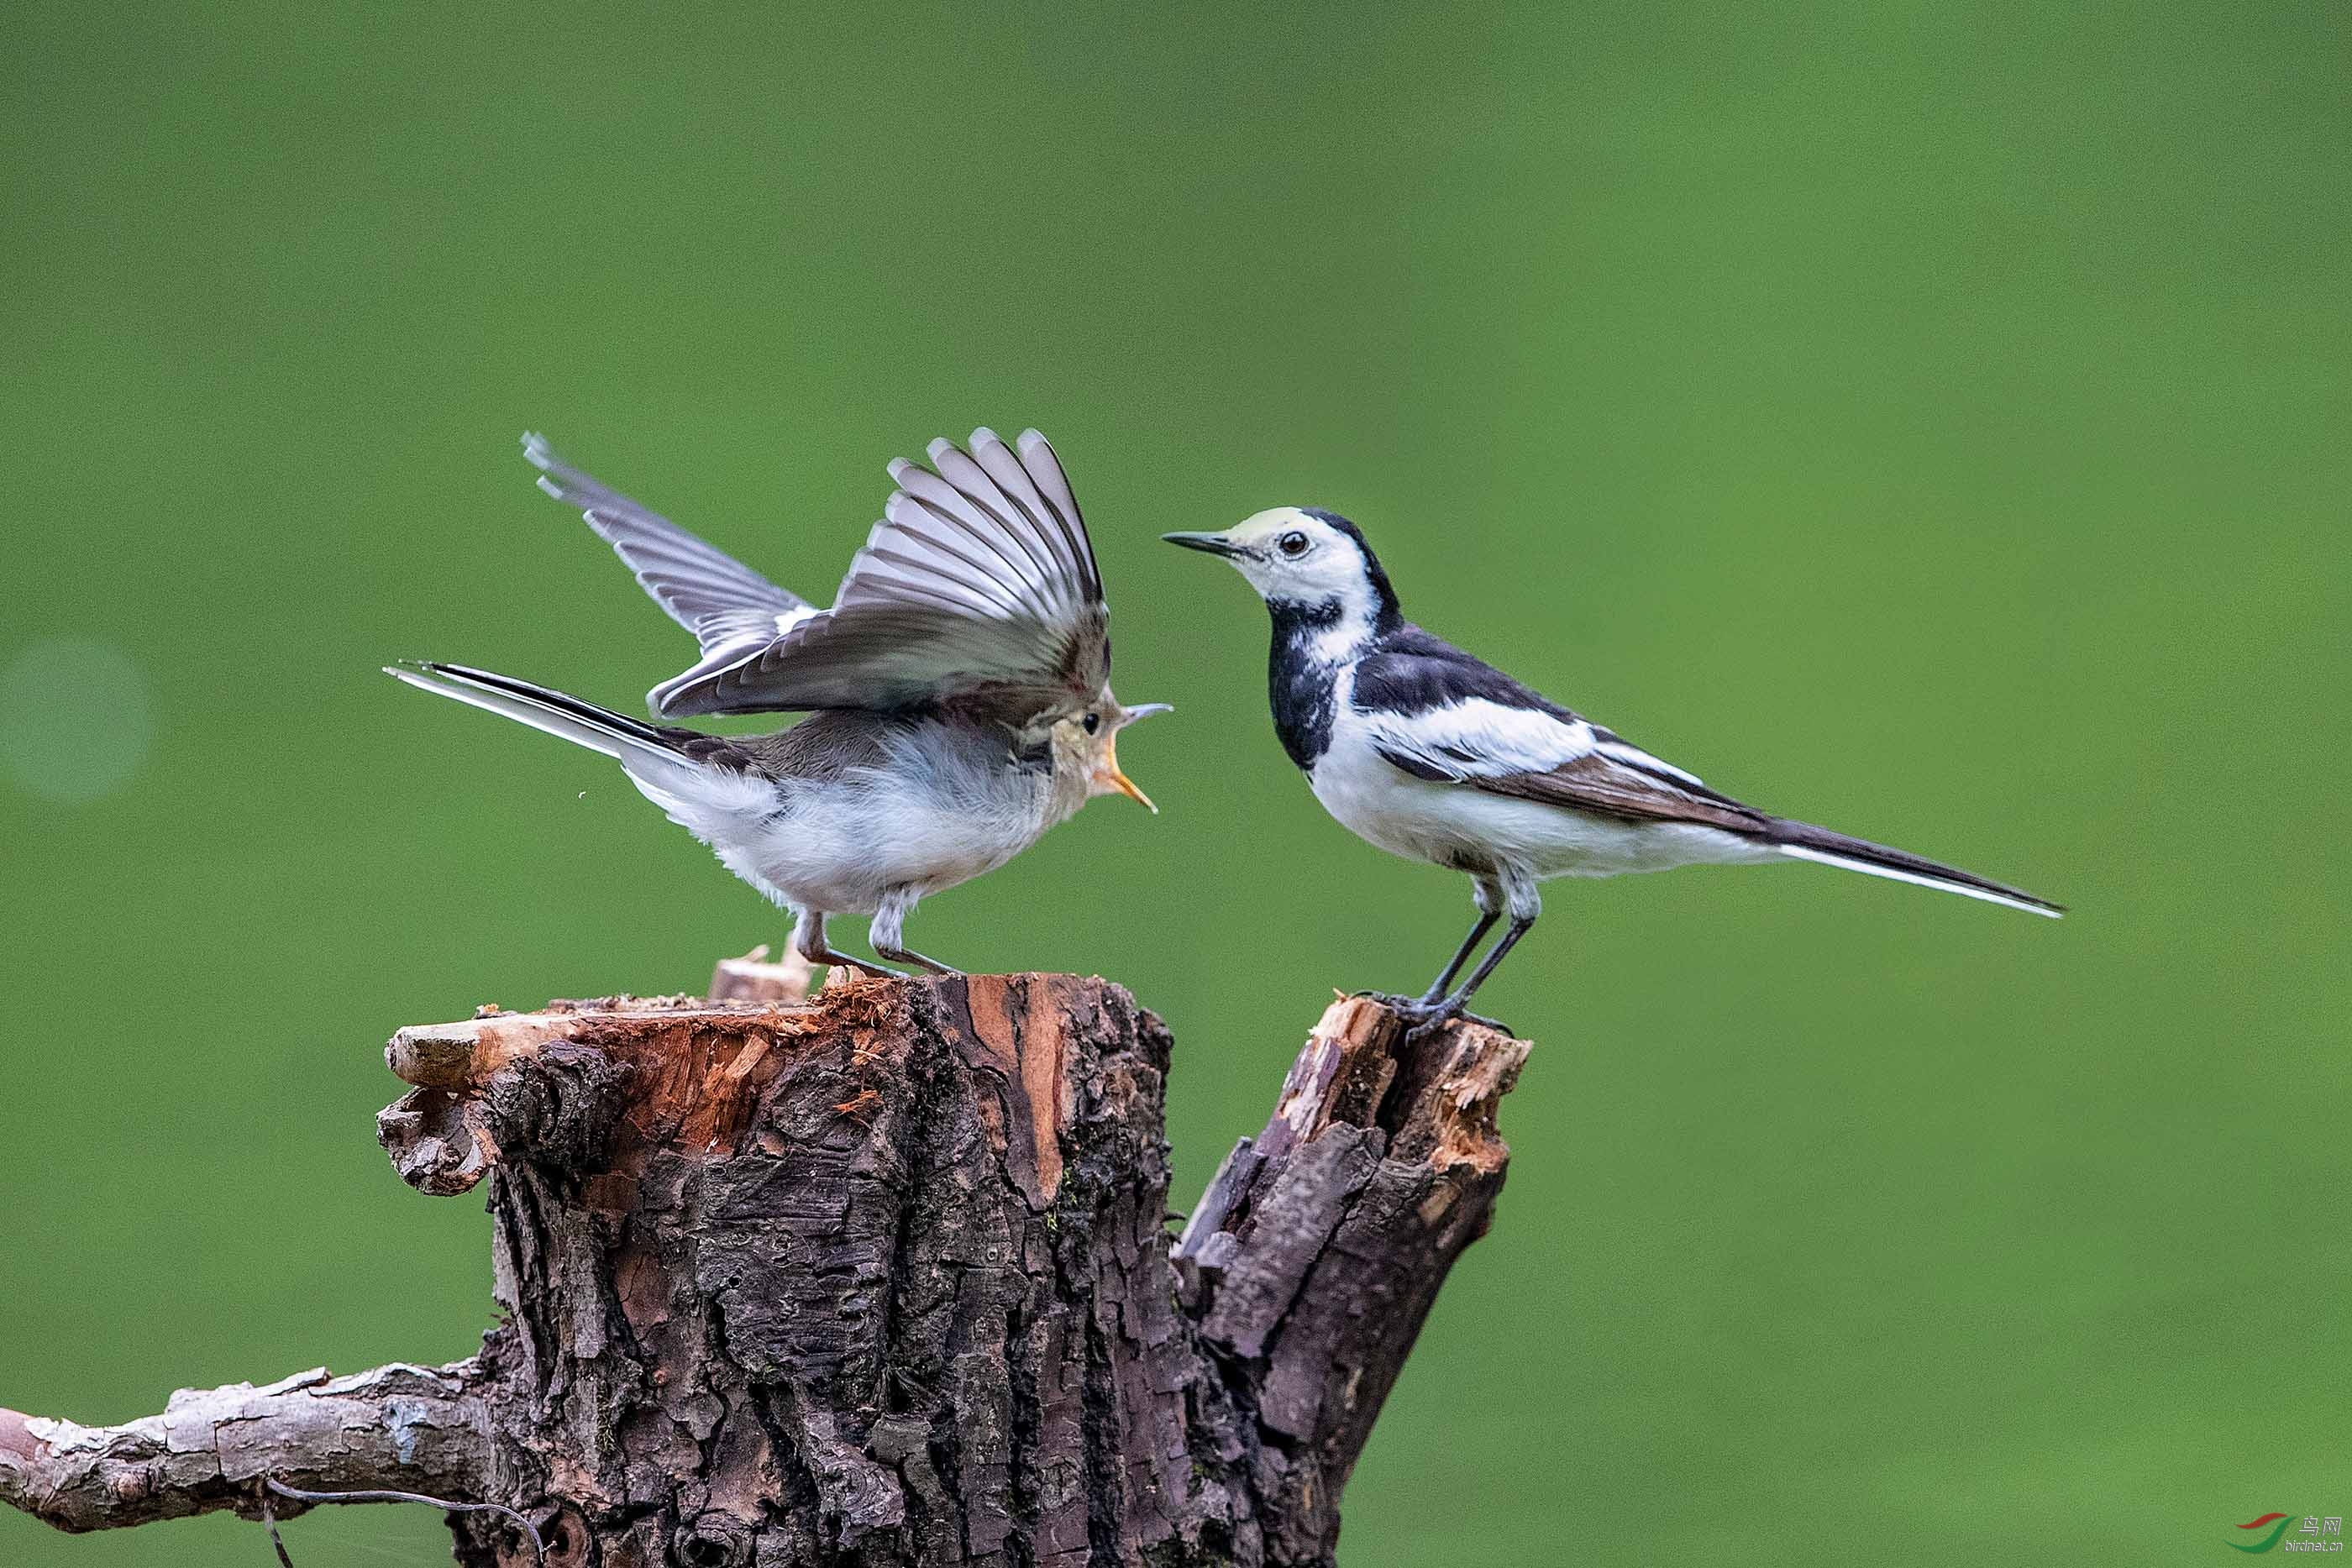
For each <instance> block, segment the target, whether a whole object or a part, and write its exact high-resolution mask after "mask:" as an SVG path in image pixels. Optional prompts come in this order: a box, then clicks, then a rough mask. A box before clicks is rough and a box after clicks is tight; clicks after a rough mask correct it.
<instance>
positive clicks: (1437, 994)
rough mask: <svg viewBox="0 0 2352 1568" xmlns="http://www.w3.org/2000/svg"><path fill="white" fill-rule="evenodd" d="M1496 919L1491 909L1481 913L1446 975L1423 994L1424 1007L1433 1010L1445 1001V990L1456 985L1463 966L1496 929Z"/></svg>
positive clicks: (1432, 983) (1447, 966)
mask: <svg viewBox="0 0 2352 1568" xmlns="http://www.w3.org/2000/svg"><path fill="white" fill-rule="evenodd" d="M1495 921H1496V914H1495V912H1494V911H1493V910H1491V909H1486V910H1481V911H1479V913H1478V924H1477V925H1473V926H1472V927H1470V935H1469V936H1465V937H1464V938H1462V946H1461V947H1460V948H1458V949H1457V950H1456V951H1455V952H1454V961H1453V962H1452V963H1450V964H1448V965H1446V966H1445V972H1444V974H1442V975H1440V976H1438V977H1437V978H1436V979H1434V980H1433V981H1431V982H1430V985H1429V989H1427V990H1425V991H1423V992H1422V994H1421V1005H1422V1006H1423V1007H1425V1008H1433V1007H1435V1006H1436V1005H1437V1004H1438V1003H1439V1002H1440V1001H1442V1000H1444V997H1445V988H1446V987H1448V986H1450V985H1452V984H1453V983H1454V976H1456V975H1458V974H1460V973H1461V972H1462V966H1463V965H1465V964H1466V963H1468V962H1469V961H1470V955H1471V954H1473V953H1475V952H1476V951H1477V950H1478V944H1479V943H1480V942H1482V941H1484V940H1485V939H1486V933H1487V932H1489V931H1492V930H1493V929H1494V928H1495Z"/></svg>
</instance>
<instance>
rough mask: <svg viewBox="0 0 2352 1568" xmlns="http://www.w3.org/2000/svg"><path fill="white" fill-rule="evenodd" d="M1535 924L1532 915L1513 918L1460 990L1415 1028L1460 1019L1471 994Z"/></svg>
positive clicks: (1439, 1004) (1483, 982)
mask: <svg viewBox="0 0 2352 1568" xmlns="http://www.w3.org/2000/svg"><path fill="white" fill-rule="evenodd" d="M1535 923H1536V922H1535V917H1534V916H1533V915H1529V916H1528V917H1527V918H1526V919H1524V920H1522V919H1518V918H1516V917H1515V918H1514V919H1513V920H1512V921H1511V925H1510V929H1509V930H1507V931H1506V932H1504V933H1503V939H1502V940H1501V941H1499V942H1497V943H1496V944H1495V946H1494V948H1493V950H1492V951H1490V952H1489V953H1487V955H1486V961H1485V962H1484V963H1482V964H1480V965H1479V966H1478V967H1477V968H1475V970H1473V971H1471V975H1470V977H1469V978H1468V979H1466V980H1465V981H1463V982H1462V988H1461V989H1460V990H1457V991H1455V992H1454V994H1453V995H1452V996H1450V997H1448V998H1445V999H1444V1001H1442V1002H1440V1003H1438V1004H1437V1007H1436V1009H1434V1010H1433V1011H1432V1012H1431V1013H1430V1015H1429V1016H1428V1017H1427V1018H1426V1019H1423V1020H1422V1022H1421V1023H1420V1024H1419V1025H1418V1026H1416V1027H1419V1028H1423V1029H1426V1028H1429V1027H1430V1026H1432V1025H1434V1024H1440V1023H1444V1021H1445V1020H1446V1019H1452V1018H1460V1017H1461V1016H1462V1009H1464V1008H1465V1007H1466V1006H1467V1005H1468V1004H1469V1001H1470V998H1471V996H1472V994H1473V993H1475V991H1476V990H1477V989H1478V988H1479V987H1481V986H1483V985H1485V984H1486V977H1487V976H1489V975H1491V974H1493V973H1494V972H1495V966H1496V965H1497V964H1499V963H1501V962H1502V961H1503V955H1504V954H1506V953H1507V952H1509V951H1510V950H1511V949H1512V948H1513V947H1515V946H1517V945H1518V940H1519V938H1520V937H1522V936H1526V935H1527V934H1528V929H1529V928H1530V927H1531V926H1533V925H1535Z"/></svg>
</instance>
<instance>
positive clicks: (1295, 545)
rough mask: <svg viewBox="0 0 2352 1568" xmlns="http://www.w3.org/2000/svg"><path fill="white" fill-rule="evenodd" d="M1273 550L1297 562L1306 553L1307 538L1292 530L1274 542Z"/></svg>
mask: <svg viewBox="0 0 2352 1568" xmlns="http://www.w3.org/2000/svg"><path fill="white" fill-rule="evenodd" d="M1274 548H1275V549H1278V550H1280V551H1281V552H1282V553H1283V554H1285V555H1286V556H1288V557H1289V558H1290V559H1293V560H1297V559H1298V558H1299V557H1300V556H1303V555H1305V554H1306V553H1307V536H1306V535H1305V534H1302V533H1299V532H1297V530H1296V529H1293V530H1292V531H1291V532H1289V533H1286V534H1285V535H1283V536H1282V537H1281V538H1278V539H1276V540H1275V541H1274Z"/></svg>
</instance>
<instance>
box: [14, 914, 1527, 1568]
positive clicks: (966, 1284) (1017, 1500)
mask: <svg viewBox="0 0 2352 1568" xmlns="http://www.w3.org/2000/svg"><path fill="white" fill-rule="evenodd" d="M741 962H744V961H742V960H730V963H741ZM725 971H726V966H724V965H722V966H721V975H720V977H719V983H718V984H717V985H716V986H715V987H714V988H715V989H725V988H727V986H728V981H727V977H726V973H725ZM804 978H805V977H803V980H804ZM778 995H781V993H778ZM1170 1051H1171V1040H1170V1038H1169V1034H1168V1031H1167V1030H1166V1029H1165V1028H1164V1027H1163V1026H1162V1025H1161V1023H1160V1020H1159V1019H1157V1018H1155V1017H1154V1016H1153V1015H1151V1014H1150V1013H1149V1012H1147V1011H1145V1010H1143V1009H1140V1008H1139V1007H1138V1006H1137V1005H1136V1003H1135V1001H1134V998H1131V997H1130V996H1129V994H1128V993H1127V992H1126V991H1125V990H1124V989H1122V988H1119V987H1118V986H1116V985H1113V984H1111V983H1109V982H1108V981H1104V980H1099V979H1080V978H1076V977H1070V976H1065V975H1013V976H973V977H969V978H966V977H952V978H945V979H922V980H887V981H883V980H857V981H853V982H852V983H848V984H841V983H839V982H836V983H835V984H834V985H832V986H829V987H827V988H825V989H824V991H823V992H821V993H820V994H819V995H818V997H817V998H815V999H814V1000H813V1001H806V1002H803V1001H795V1000H788V999H777V998H776V997H774V996H772V997H769V998H761V997H760V996H758V995H756V994H754V995H752V996H751V997H749V998H746V999H740V1000H723V999H703V998H654V999H648V1000H640V999H634V998H606V999H604V1000H598V1001H584V1002H555V1003H551V1004H549V1006H548V1007H547V1008H545V1009H541V1011H538V1012H533V1013H519V1014H517V1013H503V1012H498V1011H496V1010H493V1009H485V1010H484V1012H483V1013H482V1014H481V1015H480V1016H478V1017H476V1018H473V1019H467V1020H466V1021H464V1022H462V1023H454V1024H443V1025H432V1026H425V1027H420V1028H412V1029H404V1030H401V1031H400V1032H399V1033H398V1034H396V1035H394V1037H393V1040H392V1043H391V1045H390V1047H389V1048H388V1050H387V1052H386V1056H387V1060H388V1061H389V1062H390V1064H391V1067H392V1070H393V1071H394V1073H395V1074H397V1075H398V1076H399V1077H400V1078H401V1079H402V1080H404V1082H407V1083H409V1084H410V1085H412V1087H411V1088H410V1090H409V1092H407V1093H406V1094H405V1095H404V1096H403V1097H402V1099H401V1100H400V1101H399V1103H396V1104H394V1105H393V1106H392V1107H390V1108H389V1109H387V1110H386V1111H384V1112H383V1113H382V1114H381V1116H379V1118H378V1126H377V1132H378V1136H379V1137H380V1139H381V1140H382V1142H383V1145H384V1148H385V1150H386V1151H387V1152H388V1153H389V1154H390V1155H391V1156H392V1160H393V1164H394V1166H395V1167H396V1168H397V1169H398V1170H399V1172H400V1174H401V1176H403V1177H404V1179H405V1180H407V1181H408V1182H409V1184H410V1185H412V1186H415V1187H416V1188H417V1189H418V1190H419V1191H422V1192H425V1193H430V1194H434V1195H436V1196H444V1197H446V1196H451V1195H455V1194H457V1193H462V1192H466V1191H468V1190H470V1189H471V1188H473V1187H475V1186H487V1187H488V1194H489V1207H490V1212H491V1215H492V1216H493V1218H494V1220H495V1230H494V1240H493V1247H494V1260H493V1261H494V1278H495V1292H496V1296H497V1301H498V1304H499V1308H500V1309H501V1312H502V1314H503V1318H504V1321H503V1322H501V1323H500V1324H499V1326H498V1327H497V1328H494V1329H492V1330H491V1331H490V1332H489V1333H488V1334H487V1335H486V1336H485V1337H484V1340H483V1344H482V1349H481V1352H480V1353H479V1354H477V1355H475V1356H472V1357H469V1358H468V1359H467V1360H465V1361H461V1362H457V1363H454V1364H450V1365H447V1366H442V1367H437V1368H425V1367H416V1366H406V1365H394V1366H387V1367H381V1368H378V1369H376V1370H375V1371H373V1372H367V1373H362V1374H361V1375H357V1376H352V1377H342V1378H331V1377H329V1376H328V1375H326V1374H325V1373H324V1372H323V1371H319V1372H311V1373H305V1374H302V1375H298V1376H295V1377H291V1378H288V1379H286V1380H284V1381H283V1382H280V1383H276V1384H271V1385H268V1386H266V1387H260V1388H256V1387H252V1386H250V1385H244V1384H239V1385H232V1386H230V1387H227V1388H220V1389H214V1390H210V1391H207V1392H203V1393H191V1392H185V1391H184V1392H182V1393H180V1394H177V1395H174V1396H173V1398H172V1400H171V1403H170V1405H169V1406H168V1407H167V1408H166V1410H165V1411H164V1413H163V1415H161V1416H151V1417H149V1418H147V1419H145V1420H142V1421H135V1422H132V1423H131V1424H130V1425H128V1426H123V1427H79V1426H76V1425H74V1424H72V1423H70V1422H66V1421H58V1420H50V1419H44V1418H38V1417H28V1416H20V1415H17V1414H16V1413H15V1412H13V1411H0V1500H5V1501H6V1502H9V1503H11V1504H13V1505H15V1506H16V1507H17V1508H20V1509H23V1510H26V1511H29V1512H31V1513H33V1514H35V1515H37V1516H38V1517H39V1518H42V1519H44V1520H47V1521H49V1522H50V1523H52V1524H55V1525H57V1526H58V1527H59V1528H61V1529H65V1530H72V1531H82V1530H97V1529H105V1528H110V1527H113V1526H119V1525H131V1524H143V1523H147V1522H150V1521H157V1520H165V1519H171V1518H174V1517H178V1516H182V1515H185V1514H192V1513H200V1512H205V1511H213V1510H218V1509H235V1510H236V1511H239V1512H241V1513H244V1514H247V1516H248V1517H255V1518H258V1517H259V1516H260V1497H261V1493H262V1489H263V1484H264V1483H265V1482H266V1481H268V1480H275V1481H277V1482H278V1483H280V1484H282V1485H284V1486H287V1487H289V1488H293V1489H298V1490H317V1491H343V1490H365V1489H396V1490H405V1491H414V1492H421V1493H425V1494H429V1495H430V1496H432V1497H435V1498H437V1499H446V1500H450V1501H453V1502H467V1503H493V1504H499V1505H501V1506H503V1507H506V1508H509V1509H512V1510H514V1511H517V1512H518V1513H520V1515H521V1516H522V1517H524V1518H526V1519H528V1520H529V1521H530V1522H531V1523H532V1524H533V1525H534V1526H535V1527H536V1529H537V1531H539V1534H540V1536H541V1540H542V1542H543V1544H544V1553H545V1561H546V1563H547V1564H548V1565H549V1568H584V1565H590V1564H593V1565H597V1568H656V1565H670V1564H678V1565H684V1568H782V1565H784V1564H795V1565H798V1564H825V1565H834V1564H843V1565H846V1564H857V1565H861V1568H881V1565H884V1564H946V1563H959V1564H961V1563H987V1564H1003V1565H1005V1568H1031V1565H1035V1568H1080V1565H1094V1564H1113V1563H1117V1564H1147V1563H1149V1564H1209V1563H1240V1564H1248V1565H1256V1564H1309V1563H1329V1562H1331V1561H1332V1553H1333V1551H1334V1548H1335V1544H1336V1542H1337V1541H1338V1538H1339V1503H1340V1498H1341V1494H1342V1491H1343V1489H1344V1487H1345V1485H1346V1481H1347V1479H1348V1473H1349V1469H1350V1468H1351V1467H1352V1466H1353V1465H1354V1463H1355V1460H1356V1457H1357V1455H1358V1454H1359V1453H1360V1451H1361V1449H1362V1448H1363V1445H1364V1441H1365V1439H1366V1437H1368V1435H1369V1434H1370V1429H1371V1425H1372V1421H1373V1418H1374V1417H1375V1416H1377V1415H1378V1413H1379V1410H1380V1407H1381V1402H1382V1400H1383V1399H1385V1398H1386V1396H1387V1395H1388V1392H1389V1389H1390V1388H1391V1385H1393V1384H1394V1382H1395V1379H1396V1376H1397V1374H1398V1372H1399V1370H1400V1369H1401V1368H1402V1365H1403V1363H1404V1359H1405V1356H1406V1354H1408V1353H1409V1352H1410V1351H1411V1349H1412V1342H1413V1339H1414V1336H1415V1335H1416V1334H1417V1333H1419V1331H1420V1328H1421V1325H1422V1322H1423V1320H1424V1318H1425V1317H1426V1316H1427V1314H1428V1312H1429V1310H1430V1307H1431V1304H1432V1303H1433V1301H1434V1300H1435V1298H1436V1295H1437V1291H1438V1288H1439V1286H1440V1285H1441V1284H1443V1283H1444V1279H1445V1276H1446V1272H1447V1270H1449V1269H1450V1268H1451V1267H1452V1265H1453V1262H1454V1259H1455V1258H1456V1257H1457V1256H1459V1255H1460V1253H1461V1250H1462V1249H1463V1248H1465V1246H1467V1245H1468V1244H1469V1243H1470V1242H1471V1241H1473V1240H1475V1239H1477V1238H1478V1237H1479V1236H1480V1235H1481V1234H1483V1233H1484V1232H1485V1229H1486V1225H1487V1222H1488V1219H1489V1217H1490V1215H1491V1213H1492V1210H1493V1207H1494V1203H1495V1198H1496V1194H1497V1193H1498V1192H1499V1191H1500V1190H1501V1187H1502V1184H1503V1176H1504V1170H1505V1165H1506V1162H1507V1158H1508V1151H1507V1149H1506V1148H1505V1147H1504V1145H1503V1144H1502V1142H1501V1140H1500V1139H1499V1138H1498V1137H1497V1136H1496V1131H1495V1112H1496V1102H1497V1101H1498V1100H1499V1099H1500V1098H1501V1096H1502V1095H1503V1094H1505V1093H1506V1092H1508V1091H1509V1089H1510V1087H1511V1085H1512V1082H1513V1081H1514V1080H1515V1079H1516V1077H1517V1072H1518V1070H1519V1067H1520V1064H1521V1063H1522V1062H1523V1061H1525V1059H1526V1056H1527V1051H1528V1047H1527V1045H1526V1043H1525V1042H1523V1041H1520V1040H1513V1039H1510V1038H1509V1037H1507V1036H1506V1035H1504V1034H1501V1033H1499V1032H1497V1031H1496V1030H1489V1029H1486V1028H1484V1027H1481V1026H1478V1025H1475V1024H1468V1023H1457V1024H1454V1025H1452V1026H1450V1027H1447V1028H1445V1029H1443V1030H1437V1031H1435V1032H1433V1033H1432V1034H1430V1035H1429V1036H1427V1037H1426V1038H1423V1039H1421V1040H1407V1039H1406V1038H1405V1030H1404V1029H1403V1026H1402V1022H1401V1020H1399V1019H1397V1017H1396V1016H1395V1015H1394V1014H1392V1013H1390V1012H1388V1011H1386V1010H1385V1009H1382V1008H1381V1007H1380V1006H1378V1005H1377V1004H1375V1003H1373V1002H1371V1001H1370V1000H1366V999H1360V998H1343V999H1341V1000H1339V1001H1337V1002H1335V1003H1334V1004H1333V1005H1332V1006H1331V1008H1330V1009H1328V1011H1327V1012H1326V1013H1325V1014H1324V1016H1323V1019H1322V1020H1321V1022H1319V1023H1318V1025H1317V1026H1316V1028H1315V1030H1314V1031H1313V1032H1312V1033H1311V1034H1310V1035H1309V1036H1308V1038H1307V1042H1306V1044H1305V1046H1304V1047H1303V1048H1302V1049H1301V1051H1300V1052H1299V1054H1298V1058H1297V1062H1296V1063H1295V1064H1294V1065H1293V1067H1292V1068H1291V1071H1290V1074H1289V1077H1288V1078H1287V1080H1286V1082H1285V1083H1284V1085H1283V1088H1282V1093H1281V1097H1280V1098H1279V1100H1278V1101H1277V1102H1276V1105H1275V1109H1274V1112H1273V1114H1272V1115H1271V1116H1270V1117H1269V1118H1268V1120H1267V1122H1266V1124H1265V1130H1264V1131H1263V1132H1262V1133H1260V1134H1257V1135H1256V1136H1255V1137H1253V1138H1244V1139H1243V1140H1242V1141H1241V1143H1240V1145H1238V1146H1237V1147H1236V1148H1235V1149H1234V1153H1233V1155H1231V1157H1229V1158H1228V1159H1227V1160H1226V1162H1225V1165H1224V1167H1223V1170H1222V1171H1221V1172H1220V1173H1219V1174H1218V1176H1217V1178H1216V1180H1215V1181H1214V1182H1213V1184H1212V1185H1211V1186H1210V1189H1209V1191H1208V1193H1207V1194H1206V1195H1205V1196H1204V1197H1203V1198H1202V1202H1201V1204H1200V1205H1199V1206H1198V1207H1197V1208H1196V1210H1195V1212H1194V1213H1193V1215H1192V1219H1191V1221H1190V1223H1189V1224H1187V1225H1186V1226H1185V1227H1184V1229H1183V1234H1182V1237H1181V1240H1173V1241H1171V1239H1170V1237H1169V1235H1168V1232H1167V1228H1166V1226H1167V1221H1168V1219H1169V1218H1170V1217H1169V1216H1168V1213H1167V1189H1168V1164H1167V1153H1168V1151H1167V1146H1166V1145H1165V1142H1164V1141H1163V1138H1162V1132H1161V1107H1162V1092H1163V1089H1164V1086H1165V1082H1166V1078H1167V1073H1168V1071H1169V1061H1170ZM304 1506H305V1505H303V1504H302V1503H300V1502H298V1501H294V1500H289V1499H286V1498H284V1497H282V1496H279V1497H278V1498H277V1499H276V1500H275V1501H274V1507H275V1511H276V1512H277V1514H278V1517H280V1518H285V1517H290V1516H292V1515H294V1514H297V1513H299V1512H300V1511H302V1509H303V1507H304ZM449 1525H450V1529H451V1531H452V1534H453V1536H454V1538H455V1552H456V1557H457V1562H459V1563H463V1564H466V1565H467V1568H493V1565H496V1568H520V1565H521V1564H523V1563H529V1562H530V1559H531V1556H532V1553H533V1548H532V1546H531V1544H530V1541H529V1538H528V1537H527V1535H526V1534H525V1533H524V1531H521V1530H520V1529H518V1528H516V1527H515V1525H514V1524H513V1523H512V1522H511V1521H507V1520H504V1519H501V1518H500V1517H499V1516H498V1515H495V1514H488V1513H480V1512H469V1513H452V1514H450V1515H449ZM157 1561H159V1562H162V1561H168V1552H164V1553H163V1554H159V1556H158V1559H157Z"/></svg>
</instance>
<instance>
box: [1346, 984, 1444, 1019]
mask: <svg viewBox="0 0 2352 1568" xmlns="http://www.w3.org/2000/svg"><path fill="white" fill-rule="evenodd" d="M1348 994H1349V996H1351V997H1355V998H1360V999H1361V1000H1364V1001H1368V1002H1378V1003H1380V1004H1381V1006H1382V1007H1384V1008H1386V1009H1389V1011H1391V1012H1392V1013H1402V1014H1404V1015H1405V1017H1407V1018H1418V1017H1420V1016H1421V1015H1422V1014H1423V1013H1425V1012H1427V1011H1428V1010H1429V1009H1431V1008H1432V1007H1433V1006H1435V1005H1436V1004H1435V1003H1433V1001H1431V1000H1430V998H1427V997H1408V996H1406V995H1405V994H1404V993H1403V992H1402V991H1349V993H1348Z"/></svg>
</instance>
